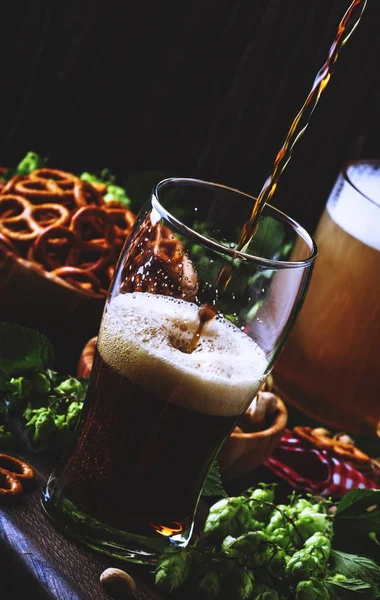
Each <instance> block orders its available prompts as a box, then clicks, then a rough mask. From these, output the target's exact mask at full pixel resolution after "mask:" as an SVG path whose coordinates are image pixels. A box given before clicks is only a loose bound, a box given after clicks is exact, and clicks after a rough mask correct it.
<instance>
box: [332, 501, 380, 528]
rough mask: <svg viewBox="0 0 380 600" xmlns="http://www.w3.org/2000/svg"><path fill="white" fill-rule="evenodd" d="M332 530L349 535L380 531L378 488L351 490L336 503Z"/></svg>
mask: <svg viewBox="0 0 380 600" xmlns="http://www.w3.org/2000/svg"><path fill="white" fill-rule="evenodd" d="M334 530H335V531H336V532H337V533H339V532H344V531H346V532H349V534H350V536H355V535H366V534H369V533H380V490H351V491H350V492H347V494H345V495H344V496H343V498H342V499H341V500H340V502H339V504H338V505H337V510H336V513H335V516H334Z"/></svg>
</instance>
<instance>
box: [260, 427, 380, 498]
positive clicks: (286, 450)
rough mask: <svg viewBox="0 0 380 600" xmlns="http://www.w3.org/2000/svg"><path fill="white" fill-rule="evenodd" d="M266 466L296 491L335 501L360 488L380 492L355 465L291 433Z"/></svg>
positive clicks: (282, 439) (282, 440) (288, 432)
mask: <svg viewBox="0 0 380 600" xmlns="http://www.w3.org/2000/svg"><path fill="white" fill-rule="evenodd" d="M264 464H265V465H266V467H267V468H268V469H270V470H271V471H272V472H273V473H275V474H276V475H277V476H278V477H281V478H282V479H285V480H286V481H287V482H288V483H290V484H291V485H292V486H293V487H294V488H296V489H298V490H302V491H304V492H311V493H313V494H315V495H319V496H324V497H331V498H333V499H338V498H341V497H342V496H343V495H344V494H345V493H346V492H348V491H349V490H353V489H357V488H365V489H379V488H380V486H379V485H378V484H377V483H375V482H374V481H373V480H372V479H370V478H369V477H367V475H365V474H364V473H361V472H360V471H359V470H358V468H357V466H354V465H353V463H348V462H345V461H344V460H342V459H341V458H338V457H337V456H336V455H334V454H333V453H331V452H330V451H328V450H320V449H318V448H314V447H313V446H311V445H310V444H309V443H308V442H307V441H306V440H301V439H299V438H297V437H296V436H294V435H293V433H292V432H291V431H289V430H287V429H286V430H285V432H284V434H283V436H282V438H281V441H280V444H279V445H278V446H277V448H276V449H275V450H274V452H273V453H272V455H271V456H270V457H269V458H268V459H267V460H266V461H265V463H264Z"/></svg>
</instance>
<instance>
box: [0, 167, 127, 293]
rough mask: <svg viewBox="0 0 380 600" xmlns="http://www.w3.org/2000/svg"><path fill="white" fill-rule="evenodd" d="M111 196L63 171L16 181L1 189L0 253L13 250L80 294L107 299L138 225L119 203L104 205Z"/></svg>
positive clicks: (102, 187)
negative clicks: (122, 253)
mask: <svg viewBox="0 0 380 600" xmlns="http://www.w3.org/2000/svg"><path fill="white" fill-rule="evenodd" d="M0 174H1V171H0ZM106 191H107V186H106V184H104V183H98V182H94V183H88V182H86V181H83V180H82V179H80V178H79V177H77V176H75V175H73V174H72V173H68V172H66V171H62V170H59V169H47V168H42V169H36V170H34V171H32V172H31V173H29V174H27V175H17V176H15V177H13V178H12V179H11V180H9V181H8V182H5V183H4V185H3V187H2V188H1V186H0V236H1V237H0V251H1V254H2V255H4V257H5V258H6V256H5V254H8V253H9V250H12V249H13V247H14V248H15V250H16V252H17V253H18V255H19V256H20V257H23V258H27V259H28V260H29V261H31V262H33V263H35V264H37V265H39V266H40V267H42V269H44V270H46V271H50V272H52V273H53V274H54V275H56V276H57V277H62V278H63V279H64V280H66V281H67V282H68V283H70V284H71V285H73V286H74V287H76V288H77V289H81V290H84V291H86V292H88V293H91V292H93V293H95V294H98V293H100V294H102V295H105V294H106V293H107V289H108V287H109V284H110V281H111V278H112V275H113V272H114V269H115V265H116V262H117V259H118V257H119V254H120V251H121V249H122V247H123V244H124V242H125V239H126V238H127V236H128V235H129V233H130V231H131V229H132V226H133V224H134V222H135V215H134V214H133V213H132V212H131V211H130V210H128V209H127V208H126V207H124V206H122V205H121V204H120V203H119V202H117V201H111V202H105V201H104V198H103V195H104V194H105V192H106ZM53 201H54V202H53ZM2 239H3V240H7V243H6V244H5V243H2ZM9 244H11V245H12V248H10V247H9ZM4 257H2V258H4Z"/></svg>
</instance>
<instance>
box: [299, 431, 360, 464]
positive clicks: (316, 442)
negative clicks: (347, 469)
mask: <svg viewBox="0 0 380 600" xmlns="http://www.w3.org/2000/svg"><path fill="white" fill-rule="evenodd" d="M293 433H294V435H296V436H297V437H300V438H302V439H303V440H306V441H307V442H309V443H310V444H312V445H313V446H315V447H317V448H320V449H321V450H330V451H332V452H334V453H335V454H338V455H339V456H342V457H343V458H345V459H346V460H349V461H353V462H357V463H361V464H369V463H370V462H371V459H370V457H369V456H368V455H367V454H365V453H364V452H362V451H361V450H359V448H357V447H356V446H355V445H354V443H347V442H342V441H340V440H339V439H334V438H332V437H330V436H329V435H328V433H329V432H328V431H327V430H326V429H323V428H320V427H318V428H316V429H312V428H311V427H306V426H305V427H302V426H298V427H293Z"/></svg>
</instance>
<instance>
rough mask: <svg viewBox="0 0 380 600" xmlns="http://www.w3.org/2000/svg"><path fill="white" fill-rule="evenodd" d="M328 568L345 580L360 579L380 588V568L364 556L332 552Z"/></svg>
mask: <svg viewBox="0 0 380 600" xmlns="http://www.w3.org/2000/svg"><path fill="white" fill-rule="evenodd" d="M330 567H331V569H333V570H334V571H335V572H336V573H341V574H342V575H345V576H346V577H347V578H354V579H362V580H363V581H365V582H366V583H369V584H371V585H373V586H376V587H378V586H380V567H378V566H377V564H376V563H375V562H374V561H373V560H371V559H370V558H367V557H366V556H360V555H358V554H348V553H347V552H341V551H339V550H332V551H331V554H330Z"/></svg>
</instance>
